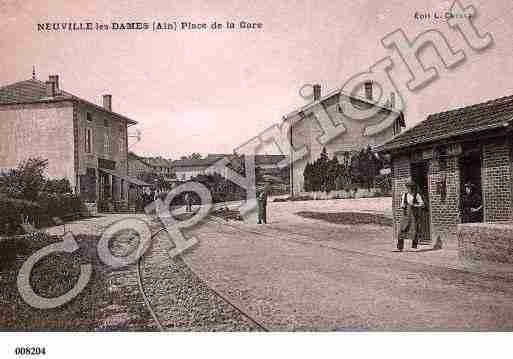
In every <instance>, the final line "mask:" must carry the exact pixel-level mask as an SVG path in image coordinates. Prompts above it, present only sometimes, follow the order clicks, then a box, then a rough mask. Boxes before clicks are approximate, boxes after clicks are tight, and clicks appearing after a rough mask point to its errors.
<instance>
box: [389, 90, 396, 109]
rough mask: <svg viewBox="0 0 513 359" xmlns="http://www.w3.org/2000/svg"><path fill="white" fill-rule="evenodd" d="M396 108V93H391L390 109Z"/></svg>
mask: <svg viewBox="0 0 513 359" xmlns="http://www.w3.org/2000/svg"><path fill="white" fill-rule="evenodd" d="M394 107H395V92H390V108H394Z"/></svg>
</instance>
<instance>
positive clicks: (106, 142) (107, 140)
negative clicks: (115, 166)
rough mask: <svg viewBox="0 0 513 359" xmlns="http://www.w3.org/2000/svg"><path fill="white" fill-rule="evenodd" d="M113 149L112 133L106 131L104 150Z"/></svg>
mask: <svg viewBox="0 0 513 359" xmlns="http://www.w3.org/2000/svg"><path fill="white" fill-rule="evenodd" d="M111 150H112V147H111V143H110V134H109V133H107V132H105V133H104V134H103V152H105V153H110V151H111Z"/></svg>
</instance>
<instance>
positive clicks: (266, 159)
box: [172, 153, 285, 167]
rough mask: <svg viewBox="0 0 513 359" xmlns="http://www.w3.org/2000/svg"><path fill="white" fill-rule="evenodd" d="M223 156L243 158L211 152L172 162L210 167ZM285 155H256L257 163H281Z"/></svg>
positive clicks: (177, 164) (173, 163)
mask: <svg viewBox="0 0 513 359" xmlns="http://www.w3.org/2000/svg"><path fill="white" fill-rule="evenodd" d="M222 158H227V159H228V160H229V161H232V160H234V159H237V158H239V159H241V158H240V157H237V156H236V155H233V154H220V153H216V154H209V155H207V157H205V158H202V159H198V160H193V159H183V160H176V161H173V162H172V166H173V167H208V166H211V165H213V164H214V163H216V162H217V161H219V160H221V159H222ZM284 158H285V156H283V155H255V164H256V165H257V166H258V165H273V164H277V163H279V162H280V161H281V160H283V159H284Z"/></svg>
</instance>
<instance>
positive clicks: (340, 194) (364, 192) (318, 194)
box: [299, 188, 381, 199]
mask: <svg viewBox="0 0 513 359" xmlns="http://www.w3.org/2000/svg"><path fill="white" fill-rule="evenodd" d="M380 193H381V192H380V190H379V189H377V188H371V189H370V190H368V189H364V188H359V189H358V191H356V192H355V191H345V190H338V191H329V192H323V191H315V192H300V193H299V196H309V197H312V198H313V199H346V198H370V197H377V196H381V195H380Z"/></svg>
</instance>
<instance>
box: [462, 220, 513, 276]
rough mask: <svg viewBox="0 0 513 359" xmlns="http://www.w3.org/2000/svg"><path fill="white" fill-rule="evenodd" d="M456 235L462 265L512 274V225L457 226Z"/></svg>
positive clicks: (478, 224)
mask: <svg viewBox="0 0 513 359" xmlns="http://www.w3.org/2000/svg"><path fill="white" fill-rule="evenodd" d="M457 235H458V255H459V258H460V260H462V261H463V262H464V263H467V264H472V265H475V266H481V265H482V266H492V267H494V269H497V270H501V271H502V270H506V271H508V272H513V223H465V224H459V225H458V229H457Z"/></svg>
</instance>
